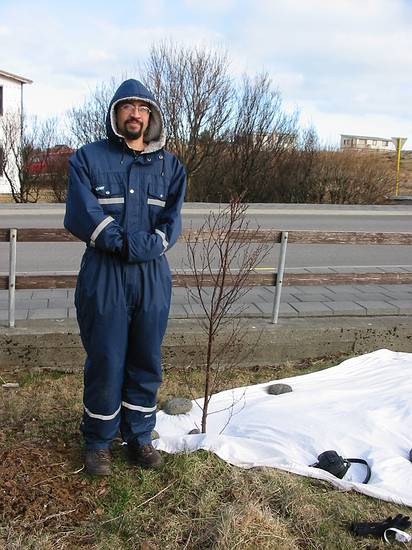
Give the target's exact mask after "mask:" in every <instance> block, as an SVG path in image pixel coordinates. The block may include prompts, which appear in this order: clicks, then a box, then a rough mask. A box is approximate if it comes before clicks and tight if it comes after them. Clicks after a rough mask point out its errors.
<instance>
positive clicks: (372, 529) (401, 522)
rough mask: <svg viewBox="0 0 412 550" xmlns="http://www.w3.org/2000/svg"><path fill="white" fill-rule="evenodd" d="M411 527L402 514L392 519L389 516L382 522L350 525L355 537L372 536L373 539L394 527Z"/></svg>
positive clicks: (407, 518)
mask: <svg viewBox="0 0 412 550" xmlns="http://www.w3.org/2000/svg"><path fill="white" fill-rule="evenodd" d="M410 526H411V522H410V519H409V516H403V515H402V514H398V515H397V516H395V517H394V518H393V517H392V516H389V517H388V518H386V519H384V520H383V521H377V522H366V521H365V522H360V523H355V522H354V523H352V525H351V529H352V531H353V532H354V534H355V535H358V536H359V537H367V536H369V535H373V536H375V537H383V534H384V532H385V531H386V529H389V528H390V527H396V528H397V529H407V528H408V527H410Z"/></svg>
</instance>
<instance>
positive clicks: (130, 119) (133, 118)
mask: <svg viewBox="0 0 412 550" xmlns="http://www.w3.org/2000/svg"><path fill="white" fill-rule="evenodd" d="M128 122H136V123H137V124H142V121H141V120H138V119H137V118H135V117H129V118H128V119H127V120H126V122H125V124H127V123H128Z"/></svg>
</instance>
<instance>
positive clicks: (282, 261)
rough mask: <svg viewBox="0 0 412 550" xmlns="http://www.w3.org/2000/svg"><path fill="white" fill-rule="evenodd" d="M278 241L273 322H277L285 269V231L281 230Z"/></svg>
mask: <svg viewBox="0 0 412 550" xmlns="http://www.w3.org/2000/svg"><path fill="white" fill-rule="evenodd" d="M280 243H281V244H280V253H279V261H278V270H277V273H276V291H275V299H274V301H273V312H272V323H274V324H276V323H277V322H278V316H279V307H280V295H281V293H282V283H283V272H284V270H285V260H286V247H287V245H288V232H287V231H282V236H281V240H280Z"/></svg>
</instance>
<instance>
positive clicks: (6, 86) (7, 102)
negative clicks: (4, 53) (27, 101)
mask: <svg viewBox="0 0 412 550" xmlns="http://www.w3.org/2000/svg"><path fill="white" fill-rule="evenodd" d="M31 83H32V80H29V79H28V78H25V77H23V76H17V75H15V74H12V73H8V72H6V71H3V70H1V69H0V118H1V117H3V116H5V115H7V114H8V113H19V114H20V117H22V113H23V85H24V84H31ZM21 120H22V119H21ZM1 142H2V134H1V124H0V193H10V186H9V185H8V182H7V180H6V178H5V177H4V174H3V168H2V166H3V158H4V154H5V151H4V149H3V148H2V146H1Z"/></svg>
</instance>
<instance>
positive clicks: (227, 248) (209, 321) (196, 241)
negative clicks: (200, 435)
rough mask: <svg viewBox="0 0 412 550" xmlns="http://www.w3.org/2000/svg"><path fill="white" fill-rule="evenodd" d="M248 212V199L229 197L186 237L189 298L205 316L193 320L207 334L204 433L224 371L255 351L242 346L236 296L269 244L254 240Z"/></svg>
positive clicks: (244, 290)
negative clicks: (221, 206) (224, 203)
mask: <svg viewBox="0 0 412 550" xmlns="http://www.w3.org/2000/svg"><path fill="white" fill-rule="evenodd" d="M246 211H247V205H246V204H244V203H242V202H241V200H240V199H233V200H231V202H230V204H229V206H227V207H226V208H221V209H219V211H218V212H217V213H214V212H211V213H210V214H209V215H208V216H207V217H206V219H205V221H204V223H203V225H202V226H201V227H200V228H199V229H197V230H193V231H191V232H190V235H189V236H188V237H187V238H186V244H187V257H188V263H189V268H190V271H191V273H192V275H193V278H194V287H193V288H191V289H189V303H193V302H194V303H196V304H200V307H201V310H202V312H203V315H202V316H198V317H197V319H198V322H199V324H200V326H201V327H202V329H203V330H204V332H205V334H206V336H207V345H206V349H205V360H204V404H203V411H202V432H206V421H207V415H208V407H209V403H210V400H211V397H212V395H213V394H214V393H215V392H216V388H217V387H218V386H219V384H220V383H221V382H222V378H223V377H224V375H225V372H228V371H227V369H228V368H230V367H235V366H238V364H239V362H240V361H241V359H242V358H244V356H245V354H248V353H251V352H252V351H253V350H252V349H251V348H250V345H249V350H245V345H244V340H245V335H246V330H245V326H244V322H245V321H244V319H242V316H241V314H242V311H243V307H244V306H242V305H241V303H240V299H241V298H242V296H244V295H245V294H246V293H247V292H249V290H250V287H248V286H247V284H248V277H249V275H250V274H251V272H252V271H253V270H254V269H255V267H256V266H257V265H258V264H259V263H260V262H261V261H262V260H263V258H264V257H265V256H266V255H267V253H268V252H269V245H268V244H267V243H259V244H257V245H256V244H254V243H253V240H254V237H255V236H256V233H257V232H258V229H255V230H249V222H248V221H247V219H246ZM224 327H225V331H222V330H221V329H223V328H224Z"/></svg>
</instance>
